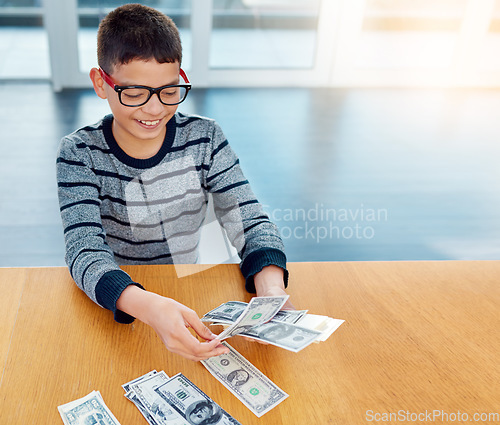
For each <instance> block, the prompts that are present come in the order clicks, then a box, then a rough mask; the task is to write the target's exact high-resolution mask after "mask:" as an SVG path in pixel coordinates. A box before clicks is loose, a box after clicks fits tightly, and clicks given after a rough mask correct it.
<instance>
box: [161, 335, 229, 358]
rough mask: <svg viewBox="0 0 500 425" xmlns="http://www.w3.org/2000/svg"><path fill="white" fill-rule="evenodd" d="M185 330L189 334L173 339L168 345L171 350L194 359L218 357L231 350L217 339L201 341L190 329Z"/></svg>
mask: <svg viewBox="0 0 500 425" xmlns="http://www.w3.org/2000/svg"><path fill="white" fill-rule="evenodd" d="M185 331H186V334H187V335H181V336H180V337H179V338H178V339H177V341H171V344H170V346H168V345H167V348H168V349H169V350H170V351H172V352H175V353H177V354H180V355H181V356H183V357H186V358H187V359H190V360H193V361H199V360H205V359H208V358H210V357H216V356H219V355H221V354H225V353H227V352H228V351H229V350H228V348H227V347H224V346H223V345H222V344H221V343H220V341H219V340H217V339H213V340H212V341H209V342H200V341H198V340H197V339H196V338H195V337H193V336H192V335H191V334H190V333H189V331H187V330H186V329H185Z"/></svg>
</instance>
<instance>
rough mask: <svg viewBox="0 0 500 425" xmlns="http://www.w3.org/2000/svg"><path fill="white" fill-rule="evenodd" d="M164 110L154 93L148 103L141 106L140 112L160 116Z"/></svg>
mask: <svg viewBox="0 0 500 425" xmlns="http://www.w3.org/2000/svg"><path fill="white" fill-rule="evenodd" d="M164 108H165V105H164V104H163V103H161V102H160V98H159V97H158V94H156V93H155V94H153V96H151V98H150V99H149V100H148V103H146V104H145V105H143V106H142V110H143V111H144V112H146V113H147V114H149V115H152V116H157V115H160V114H161V113H162V112H163V109H164Z"/></svg>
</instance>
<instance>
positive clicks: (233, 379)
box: [201, 341, 288, 418]
mask: <svg viewBox="0 0 500 425" xmlns="http://www.w3.org/2000/svg"><path fill="white" fill-rule="evenodd" d="M222 344H223V345H225V346H226V347H228V348H229V353H227V354H221V355H220V356H217V357H211V358H209V359H207V360H202V361H201V363H202V364H203V366H205V367H206V368H207V370H208V371H209V372H210V373H211V374H212V375H213V376H214V377H215V378H217V379H218V380H219V381H220V382H221V383H222V384H223V385H224V386H225V387H226V388H227V389H228V390H229V391H231V392H232V393H233V394H234V395H235V396H236V397H237V398H238V399H239V400H240V401H241V402H242V403H243V404H244V405H245V406H247V407H248V408H249V409H250V410H251V411H252V412H253V413H254V414H255V415H256V416H257V417H259V418H260V417H261V416H262V415H263V414H264V413H266V412H269V410H271V409H272V408H274V407H275V406H277V405H278V404H279V403H281V402H282V401H283V400H285V399H286V398H287V397H288V394H287V393H285V392H284V391H282V390H281V389H280V388H278V387H277V386H276V384H274V383H273V382H272V381H271V380H270V379H269V378H267V377H266V376H265V375H264V374H263V373H262V372H261V371H260V370H258V369H257V368H256V367H255V366H254V365H252V364H251V363H250V362H249V361H248V360H247V359H245V358H244V357H243V356H242V355H241V354H240V353H238V352H237V351H236V350H235V349H234V348H233V347H231V346H230V345H229V344H228V343H227V342H225V341H224V342H223V343H222Z"/></svg>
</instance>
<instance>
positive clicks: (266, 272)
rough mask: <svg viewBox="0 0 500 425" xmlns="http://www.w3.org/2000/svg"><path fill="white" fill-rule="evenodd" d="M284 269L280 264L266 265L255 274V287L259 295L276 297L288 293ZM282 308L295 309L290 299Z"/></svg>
mask: <svg viewBox="0 0 500 425" xmlns="http://www.w3.org/2000/svg"><path fill="white" fill-rule="evenodd" d="M283 273H284V272H283V269H282V268H280V267H278V266H267V267H264V268H263V269H262V270H261V271H260V272H259V273H257V274H256V275H255V276H254V283H255V289H256V290H257V296H258V297H273V296H274V297H275V296H278V295H287V294H286V291H285V283H284V281H283ZM282 310H295V307H294V306H293V304H292V303H291V301H290V299H288V300H287V302H286V303H285V305H284V306H283V307H282Z"/></svg>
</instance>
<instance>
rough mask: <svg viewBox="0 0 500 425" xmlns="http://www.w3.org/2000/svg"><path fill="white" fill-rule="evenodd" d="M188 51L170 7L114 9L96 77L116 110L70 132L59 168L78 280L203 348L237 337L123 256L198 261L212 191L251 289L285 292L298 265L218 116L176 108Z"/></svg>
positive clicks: (91, 292)
mask: <svg viewBox="0 0 500 425" xmlns="http://www.w3.org/2000/svg"><path fill="white" fill-rule="evenodd" d="M181 59H182V49H181V42H180V38H179V33H178V31H177V28H176V26H175V24H174V23H173V22H172V20H171V19H170V18H168V17H167V16H165V15H164V14H162V13H160V12H158V11H156V10H155V9H152V8H149V7H146V6H142V5H140V4H127V5H124V6H121V7H119V8H117V9H115V10H114V11H112V12H111V13H109V15H107V16H106V17H105V18H104V20H103V21H102V22H101V24H100V26H99V31H98V63H99V68H93V69H92V70H91V71H90V78H91V80H92V83H93V86H94V90H95V92H96V94H97V95H98V96H99V97H100V98H102V99H106V100H107V101H108V103H109V106H110V109H111V112H112V115H108V116H106V117H104V118H103V119H102V120H101V121H99V122H98V123H96V124H95V125H92V126H87V127H84V128H82V129H80V130H77V131H76V132H74V133H72V134H70V135H68V136H66V137H64V138H63V139H62V141H61V146H60V150H59V155H58V159H57V179H58V190H59V203H60V210H61V217H62V222H63V227H64V235H65V242H66V263H67V264H68V267H69V270H70V273H71V275H72V277H73V279H74V280H75V282H76V284H77V285H78V286H79V287H80V288H81V289H82V290H83V291H85V292H86V294H87V295H88V296H89V297H90V298H91V299H92V300H93V301H94V302H96V303H97V304H99V305H101V306H102V307H105V308H107V309H109V310H111V311H113V313H114V317H115V320H116V321H117V322H120V323H131V322H132V321H133V320H134V318H138V319H139V320H141V321H143V322H145V323H147V324H149V325H150V326H152V327H153V329H154V330H155V331H156V333H157V334H158V336H159V337H160V339H161V340H162V341H163V342H164V344H165V346H166V347H167V348H168V349H169V350H170V351H172V352H175V353H178V354H180V355H182V356H184V357H186V358H188V359H191V360H201V359H206V358H209V357H212V356H217V355H220V354H222V353H225V352H227V349H226V348H225V347H224V346H222V345H221V344H220V342H219V341H218V340H217V339H216V336H215V335H214V334H212V333H211V332H210V331H209V330H208V329H207V328H206V327H205V326H204V325H203V324H202V323H201V321H200V320H199V318H198V316H197V315H196V313H195V312H194V311H193V310H191V309H189V308H188V307H186V306H184V305H182V304H180V303H178V302H176V301H175V300H173V299H170V298H167V297H163V296H160V295H158V294H154V293H152V292H148V291H146V290H145V289H144V288H143V287H142V286H141V285H140V284H139V283H137V282H133V281H132V280H131V278H130V277H129V276H128V275H127V274H126V273H125V272H123V271H122V270H120V268H119V265H118V264H166V263H177V264H179V263H193V262H196V260H197V246H198V242H199V236H200V228H201V226H202V224H203V220H204V218H205V213H206V209H207V203H208V195H209V194H212V195H213V200H214V205H215V211H216V213H217V218H218V219H219V221H220V223H221V224H222V225H223V226H224V228H225V229H226V231H227V234H228V236H229V238H230V239H231V242H232V243H233V245H234V246H235V247H236V248H237V250H238V254H239V255H240V257H241V259H242V261H241V264H240V267H241V270H242V273H243V275H244V277H245V279H246V289H247V290H248V291H249V292H256V293H257V296H271V295H283V294H285V287H286V282H287V277H288V272H287V270H286V257H285V254H284V252H283V244H282V241H281V239H280V237H279V234H278V231H277V229H276V226H274V224H272V223H271V222H270V221H269V218H268V216H267V215H266V214H265V213H264V211H263V210H262V207H261V205H260V204H259V203H258V202H257V200H256V199H255V196H254V195H253V193H252V191H251V189H250V187H249V185H248V182H247V181H246V180H245V177H244V176H243V173H242V171H241V169H240V166H239V162H238V159H237V157H236V156H235V154H234V153H233V152H232V150H231V148H230V147H229V145H228V144H227V141H226V139H225V137H224V135H223V133H222V131H221V130H220V128H219V126H218V125H217V124H216V123H215V122H214V121H213V120H210V119H207V118H203V117H199V116H194V115H185V114H181V113H179V112H177V107H178V104H180V103H181V102H182V101H183V100H184V99H185V97H186V96H187V94H188V92H189V90H190V88H191V86H190V84H189V81H188V78H187V76H186V75H185V73H184V72H183V71H182V69H181V68H180V65H181ZM289 305H290V304H289ZM187 327H191V328H193V330H194V331H195V332H196V333H197V334H198V335H199V336H200V337H202V339H204V340H205V342H200V341H198V339H196V338H195V337H193V336H192V335H191V334H190V332H189V331H188V330H187V329H186V328H187Z"/></svg>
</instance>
